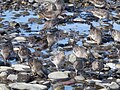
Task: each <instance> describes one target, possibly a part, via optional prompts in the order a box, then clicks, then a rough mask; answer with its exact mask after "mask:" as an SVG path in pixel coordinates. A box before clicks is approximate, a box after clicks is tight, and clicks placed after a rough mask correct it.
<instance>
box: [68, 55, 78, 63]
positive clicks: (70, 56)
mask: <svg viewBox="0 0 120 90" xmlns="http://www.w3.org/2000/svg"><path fill="white" fill-rule="evenodd" d="M76 59H77V57H76V56H75V54H73V53H72V54H70V55H69V56H68V60H69V61H70V62H71V63H74V62H75V61H76Z"/></svg>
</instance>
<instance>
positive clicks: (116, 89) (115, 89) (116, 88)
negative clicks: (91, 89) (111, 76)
mask: <svg viewBox="0 0 120 90" xmlns="http://www.w3.org/2000/svg"><path fill="white" fill-rule="evenodd" d="M109 87H110V89H112V90H119V89H120V86H119V85H118V84H117V83H116V82H111V84H110V86H109Z"/></svg>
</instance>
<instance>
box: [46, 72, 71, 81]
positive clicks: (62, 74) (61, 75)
mask: <svg viewBox="0 0 120 90" xmlns="http://www.w3.org/2000/svg"><path fill="white" fill-rule="evenodd" d="M48 77H49V78H50V79H67V78H69V77H68V73H66V72H61V71H57V72H52V73H50V74H49V75H48Z"/></svg>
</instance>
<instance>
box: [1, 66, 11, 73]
mask: <svg viewBox="0 0 120 90" xmlns="http://www.w3.org/2000/svg"><path fill="white" fill-rule="evenodd" d="M10 69H11V70H12V69H13V68H11V67H7V66H0V72H4V71H8V70H10Z"/></svg>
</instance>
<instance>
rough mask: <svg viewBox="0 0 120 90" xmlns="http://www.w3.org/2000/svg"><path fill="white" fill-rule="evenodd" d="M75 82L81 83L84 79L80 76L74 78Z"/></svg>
mask: <svg viewBox="0 0 120 90" xmlns="http://www.w3.org/2000/svg"><path fill="white" fill-rule="evenodd" d="M75 80H76V81H82V80H85V78H84V77H83V76H82V75H80V76H75Z"/></svg>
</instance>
